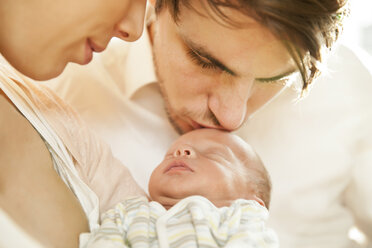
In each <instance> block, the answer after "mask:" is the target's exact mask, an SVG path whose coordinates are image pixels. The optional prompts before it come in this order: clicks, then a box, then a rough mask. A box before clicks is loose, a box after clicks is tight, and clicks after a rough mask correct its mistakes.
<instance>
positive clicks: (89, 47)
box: [83, 38, 105, 65]
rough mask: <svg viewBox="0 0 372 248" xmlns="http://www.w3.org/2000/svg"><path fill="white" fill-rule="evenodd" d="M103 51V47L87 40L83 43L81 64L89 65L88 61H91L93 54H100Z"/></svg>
mask: <svg viewBox="0 0 372 248" xmlns="http://www.w3.org/2000/svg"><path fill="white" fill-rule="evenodd" d="M103 50H105V47H102V46H99V45H97V44H96V43H94V41H92V40H91V39H89V38H88V39H87V41H86V43H85V59H84V62H83V64H84V65H86V64H89V62H90V61H92V59H93V52H97V53H100V52H102V51H103Z"/></svg>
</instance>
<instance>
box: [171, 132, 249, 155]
mask: <svg viewBox="0 0 372 248" xmlns="http://www.w3.org/2000/svg"><path fill="white" fill-rule="evenodd" d="M175 143H186V144H190V145H205V146H226V147H228V148H229V149H230V150H232V151H233V152H234V153H235V152H237V153H245V152H246V151H247V150H248V149H247V148H249V147H248V144H247V143H246V142H245V141H243V140H242V139H241V138H240V137H238V136H237V135H235V134H232V133H229V132H226V131H221V130H216V129H198V130H194V131H191V132H189V133H186V134H184V135H182V136H180V137H179V139H178V140H177V141H176V142H175Z"/></svg>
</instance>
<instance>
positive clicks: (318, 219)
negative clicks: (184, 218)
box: [56, 1, 372, 248]
mask: <svg viewBox="0 0 372 248" xmlns="http://www.w3.org/2000/svg"><path fill="white" fill-rule="evenodd" d="M216 2H218V1H215V2H214V3H216ZM224 2H225V3H226V1H224ZM232 2H234V3H236V2H235V1H232ZM238 2H239V3H242V6H240V7H241V8H232V7H226V8H224V7H222V12H218V11H217V12H216V11H214V10H213V8H211V6H212V7H213V6H214V5H208V4H207V1H189V2H188V4H186V5H185V4H182V3H180V4H179V5H178V4H175V5H172V3H178V1H165V2H163V1H158V2H157V7H158V9H157V10H158V12H157V19H156V21H153V22H151V18H150V17H149V18H148V20H149V22H150V23H149V26H148V30H149V33H148V34H147V33H146V34H145V35H144V36H143V37H142V38H141V40H140V41H139V42H138V43H135V44H133V45H130V46H129V45H120V44H116V43H112V44H111V47H109V49H108V50H107V51H106V52H105V53H104V54H102V55H101V56H99V57H96V58H95V59H94V60H93V62H92V65H91V66H90V67H88V68H84V69H81V68H78V67H76V66H73V67H70V68H69V70H67V71H66V73H65V74H64V75H63V76H62V77H61V78H60V79H59V81H63V82H64V84H58V85H57V86H56V89H57V91H58V92H59V93H60V94H61V95H62V96H63V97H64V98H65V99H66V100H67V101H69V102H70V103H71V104H72V105H73V106H75V107H76V108H77V110H78V111H79V112H80V113H81V114H82V115H83V116H84V118H85V119H86V121H87V122H88V123H89V125H90V126H91V127H92V128H93V129H94V130H95V131H96V133H97V134H98V135H100V136H101V137H102V138H103V139H105V140H106V142H108V143H109V144H110V145H111V147H112V149H113V152H114V154H115V155H116V156H117V157H118V158H119V159H120V160H121V161H123V163H124V164H125V165H127V166H128V167H129V168H130V169H131V171H132V173H133V174H134V177H135V178H136V179H137V181H138V182H139V184H140V185H141V186H142V187H143V188H147V183H148V178H149V176H150V172H151V171H152V169H153V168H154V167H155V166H156V164H158V163H159V162H160V161H161V158H162V156H163V155H164V152H165V151H166V148H167V147H168V146H169V145H170V144H171V143H172V141H173V140H174V139H175V138H176V137H177V136H178V134H179V133H183V132H187V131H190V130H192V129H195V128H201V127H208V128H219V129H225V130H229V131H234V130H238V129H239V130H238V131H239V133H240V134H241V136H243V137H245V138H246V140H247V141H248V142H249V143H250V144H251V145H252V146H253V147H254V148H255V149H257V151H258V153H259V154H260V156H261V158H262V159H263V161H264V163H265V165H266V166H267V167H268V169H269V172H270V174H271V175H272V177H273V204H272V207H271V217H270V219H271V225H272V227H274V229H275V230H276V231H277V232H278V235H279V239H280V241H281V245H282V246H283V247H327V248H330V247H331V248H332V247H337V248H339V247H351V245H352V243H351V241H350V240H349V238H348V230H349V228H350V227H352V226H353V224H357V225H358V226H359V228H361V229H362V230H363V231H365V233H366V234H367V235H370V236H372V235H371V234H368V233H367V231H368V230H371V225H372V224H371V223H372V221H371V215H372V213H371V211H370V210H368V206H369V205H368V204H370V203H368V202H367V201H368V198H367V197H366V195H367V193H368V192H369V191H370V188H371V185H370V184H369V182H368V180H366V179H365V178H363V175H364V174H368V172H369V171H368V166H366V163H367V161H370V158H369V157H368V155H367V153H366V151H367V150H368V147H370V145H371V144H370V143H368V142H369V141H368V139H366V137H368V135H371V134H370V130H369V129H368V128H366V127H367V126H368V125H367V126H365V125H366V124H365V123H370V121H369V122H368V115H367V117H362V116H366V115H365V113H366V111H367V110H366V106H368V104H367V103H368V102H369V101H370V100H369V97H366V96H365V94H366V92H368V91H367V90H368V87H370V86H368V83H365V82H364V81H362V80H360V82H359V83H360V84H363V85H361V86H362V87H364V88H362V87H361V88H358V87H359V86H356V85H354V84H345V85H344V84H339V85H337V86H334V85H333V84H330V83H329V82H327V83H323V84H320V83H319V84H316V85H315V86H314V89H313V91H314V92H315V93H314V94H313V92H310V94H309V98H306V99H304V100H303V101H301V102H299V103H297V104H294V103H293V100H295V99H297V98H298V96H299V93H298V92H296V91H294V90H292V88H293V87H289V86H290V82H291V81H289V79H288V77H289V78H291V77H292V75H293V74H292V73H293V72H294V71H297V68H299V69H298V70H299V71H300V72H301V73H300V74H301V75H302V79H303V82H304V85H300V89H301V88H302V86H304V87H306V85H307V84H309V83H310V82H311V79H312V78H313V77H314V76H315V75H316V74H317V73H316V71H317V68H316V66H317V64H318V62H319V61H320V59H321V53H320V52H319V51H320V46H319V47H318V49H315V48H311V47H312V46H311V45H309V44H308V43H306V39H304V40H302V42H299V40H301V39H300V33H301V30H302V28H304V26H306V25H302V24H303V23H302V24H301V23H299V24H301V25H300V27H301V28H299V29H298V33H296V35H294V36H291V37H286V36H285V35H284V33H280V32H279V33H275V32H274V31H273V30H272V29H268V28H267V27H271V28H274V29H275V27H278V26H274V27H273V26H270V25H269V22H270V20H271V19H268V20H267V19H264V18H261V19H260V17H262V15H260V16H258V17H257V16H255V15H254V14H257V12H249V10H250V9H251V8H253V7H254V6H249V8H248V7H247V6H245V5H244V4H246V5H249V3H247V1H238ZM280 2H281V1H270V3H276V4H278V5H277V6H276V7H275V6H274V7H275V8H278V6H280V5H281V4H280ZM203 3H204V4H205V5H202V4H203ZM208 3H211V4H213V3H212V1H208ZM227 3H230V1H227ZM262 3H264V2H262ZM270 3H266V4H268V5H270ZM304 3H305V2H302V1H293V3H292V4H295V5H298V6H299V5H301V4H304ZM319 4H320V5H319V6H320V7H319V6H318V5H315V4H314V6H313V5H309V6H306V8H305V6H302V7H303V8H300V10H301V11H302V12H301V14H300V13H297V15H294V12H291V11H293V10H294V9H296V8H293V9H291V8H287V9H286V10H287V11H288V12H285V11H284V9H283V10H282V11H280V12H279V13H287V15H288V16H292V17H293V18H298V19H297V21H299V20H302V21H303V22H305V20H304V19H303V18H304V16H306V13H307V14H308V16H312V17H313V18H314V20H317V21H319V20H322V21H324V22H329V23H331V22H332V21H335V20H336V21H337V20H339V19H340V18H341V15H339V14H336V12H337V11H336V9H337V8H336V7H334V6H333V5H332V4H335V2H332V1H328V2H326V3H323V2H319ZM322 4H323V5H322ZM284 5H285V6H287V7H289V6H292V5H291V4H288V3H285V4H284V3H282V7H283V6H284ZM315 6H318V7H319V9H317V10H316V11H314V9H311V8H312V7H314V8H315ZM235 7H236V6H235ZM238 7H239V6H238ZM243 7H245V8H243ZM256 7H257V6H256ZM261 7H262V6H261ZM267 7H270V6H267ZM271 7H273V6H271ZM275 8H274V9H275ZM283 8H284V7H283ZM323 8H325V9H327V8H329V9H333V10H334V11H333V12H332V11H331V10H330V11H325V12H327V14H325V13H324V12H323V16H322V9H323ZM237 9H238V10H237ZM217 10H218V8H217ZM220 10H221V9H220ZM239 10H242V11H239ZM244 10H247V11H246V12H244ZM323 10H324V9H323ZM330 12H332V13H334V14H332V15H330V14H329V13H330ZM247 13H249V14H250V15H248V14H247ZM271 13H273V12H271ZM289 13H292V14H293V15H290V14H289ZM314 13H315V14H314ZM261 14H262V13H261ZM224 16H225V17H226V16H227V17H228V18H227V20H226V19H224ZM252 16H254V17H256V18H252ZM327 17H328V18H327ZM221 18H222V19H221ZM279 19H280V18H279ZM310 19H311V18H310V17H309V20H310ZM228 20H230V21H232V23H231V22H228ZM257 20H261V21H262V22H259V21H257ZM314 20H313V21H314ZM265 21H267V22H265ZM292 21H293V20H292ZM293 22H294V23H295V22H296V21H293ZM262 23H266V25H265V26H264V25H263V24H262ZM290 23H291V22H290ZM307 24H309V23H307ZM312 24H314V23H312ZM288 25H289V24H288ZM317 25H320V23H317ZM323 25H325V24H324V23H323ZM309 26H311V27H313V28H314V27H315V28H314V30H317V31H314V30H312V29H310V30H307V31H306V32H304V33H305V34H304V35H303V37H307V36H311V35H310V34H313V35H314V37H317V38H319V37H318V36H317V35H315V34H318V35H320V34H319V33H316V32H320V31H319V30H323V29H322V27H323V28H324V26H322V25H320V26H316V25H315V24H314V25H309ZM325 26H326V25H325ZM330 26H332V25H330ZM292 28H293V29H295V27H292ZM279 29H280V28H279ZM335 30H337V29H335ZM335 30H334V33H333V35H334V36H337V32H338V31H335ZM311 32H313V33H311ZM274 33H275V34H276V35H274ZM321 33H322V34H323V35H330V36H332V32H331V30H327V32H324V33H323V32H321ZM278 37H281V38H278ZM294 37H295V38H294ZM291 38H292V39H291ZM322 38H323V42H325V43H327V44H331V43H332V42H331V38H330V37H322ZM283 39H284V40H285V41H288V42H282V40H283ZM324 40H325V41H324ZM296 42H297V43H296ZM308 42H310V41H308ZM319 42H320V41H319ZM310 43H311V42H310ZM315 43H316V42H315ZM315 43H314V44H315ZM293 44H297V46H294V45H293ZM306 44H307V45H306ZM301 45H302V46H301ZM318 45H319V44H318ZM306 47H308V49H305V48H306ZM297 51H298V53H297ZM152 52H153V53H154V58H152V56H151V54H152ZM339 53H340V54H341V56H343V57H347V58H348V57H350V56H351V57H352V58H353V61H358V59H357V58H356V57H355V56H354V57H353V55H350V54H348V53H350V51H349V50H340V52H339ZM309 54H310V55H311V57H309V56H307V55H309ZM153 59H154V62H155V66H154V64H153ZM351 65H353V66H357V63H355V62H353V63H352V64H351ZM340 66H341V65H337V64H336V65H335V67H336V68H337V67H340ZM341 69H342V70H344V68H342V67H341ZM295 74H296V73H295ZM362 74H364V75H365V76H364V78H368V77H369V76H368V75H369V74H368V73H367V71H366V70H364V69H362V70H361V72H360V74H359V75H362ZM336 76H337V75H336ZM367 80H370V79H367ZM66 81H69V82H70V85H74V88H71V89H70V88H69V87H66V86H68V83H67V82H66ZM332 82H334V83H336V82H337V83H339V81H338V80H333V79H332ZM86 84H89V85H90V88H89V91H88V88H86V87H85V85H86ZM79 86H80V87H81V88H80V90H79ZM354 87H355V88H356V89H354ZM294 88H298V86H297V84H296V83H295V82H294ZM337 90H339V92H342V93H344V92H347V93H352V90H353V91H355V94H359V95H360V94H362V95H361V96H360V97H359V96H358V99H355V98H352V97H350V98H349V99H348V100H350V101H346V99H344V98H343V97H341V96H340V95H338V93H337V92H338V91H337ZM324 92H325V93H324ZM279 93H281V94H280V95H279V96H278V97H277V98H276V99H274V96H276V95H278V94H279ZM312 94H313V95H312ZM340 94H341V93H340ZM270 101H271V102H270ZM269 102H270V103H269ZM267 103H269V104H268V105H267V106H266V107H265V108H262V107H263V106H264V105H266V104H267ZM340 103H342V104H340ZM369 105H370V104H369ZM258 109H260V111H259V112H257V113H256V111H257V110H258ZM253 113H255V114H254V115H253ZM367 113H369V114H370V112H367ZM336 114H337V115H336ZM168 117H169V118H168ZM328 117H332V118H329V119H327V118H328ZM355 117H358V118H355ZM369 117H370V115H369ZM363 118H366V119H363ZM248 119H249V120H248ZM168 120H170V121H168ZM243 123H246V124H245V125H243ZM176 130H177V131H176ZM355 130H357V131H358V133H357V134H356V133H355V132H354V131H355ZM369 140H372V139H369ZM354 159H355V160H358V161H353V160H354ZM359 175H362V177H361V176H359ZM353 197H355V199H354V198H353ZM359 203H360V204H359Z"/></svg>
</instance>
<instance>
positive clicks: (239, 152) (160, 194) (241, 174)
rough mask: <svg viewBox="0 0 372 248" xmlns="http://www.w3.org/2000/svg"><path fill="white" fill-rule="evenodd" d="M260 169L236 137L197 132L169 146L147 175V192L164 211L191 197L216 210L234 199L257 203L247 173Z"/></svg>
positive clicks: (212, 132) (249, 150)
mask: <svg viewBox="0 0 372 248" xmlns="http://www.w3.org/2000/svg"><path fill="white" fill-rule="evenodd" d="M243 161H245V162H243ZM262 167H263V165H262V163H261V161H260V159H259V158H258V157H257V155H256V154H255V152H254V151H253V150H252V149H251V147H250V146H249V145H248V144H246V143H245V142H244V141H243V140H241V139H240V138H239V137H237V136H235V135H233V134H230V133H227V132H224V131H219V130H215V129H199V130H195V131H192V132H189V133H187V134H185V135H182V136H181V137H180V138H178V139H177V140H176V141H175V142H174V143H173V145H172V146H171V147H170V149H169V150H168V152H167V154H166V155H165V157H164V160H163V161H162V162H161V164H160V165H159V166H158V167H157V168H156V169H155V170H154V171H153V173H152V175H151V178H150V182H149V193H150V197H151V199H152V200H154V201H157V202H159V203H161V204H162V205H163V206H165V207H166V208H169V207H171V206H173V205H174V204H176V203H177V202H178V201H180V200H181V199H183V198H185V197H187V196H191V195H201V196H204V197H206V198H207V199H209V200H210V201H211V202H212V203H214V205H216V206H217V207H221V206H228V205H230V203H231V202H232V201H234V200H236V199H238V198H244V199H254V200H259V199H257V198H256V197H255V195H254V193H253V190H252V189H251V186H252V183H253V182H251V181H250V177H249V174H250V171H251V170H256V169H261V168H262Z"/></svg>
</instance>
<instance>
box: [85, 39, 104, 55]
mask: <svg viewBox="0 0 372 248" xmlns="http://www.w3.org/2000/svg"><path fill="white" fill-rule="evenodd" d="M88 44H89V46H90V47H91V49H92V50H93V51H94V52H97V53H100V52H102V51H103V50H105V47H102V46H99V45H97V44H96V43H95V42H94V41H92V40H91V39H88Z"/></svg>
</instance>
